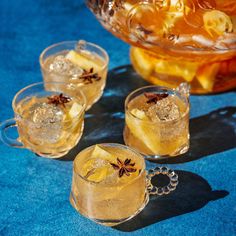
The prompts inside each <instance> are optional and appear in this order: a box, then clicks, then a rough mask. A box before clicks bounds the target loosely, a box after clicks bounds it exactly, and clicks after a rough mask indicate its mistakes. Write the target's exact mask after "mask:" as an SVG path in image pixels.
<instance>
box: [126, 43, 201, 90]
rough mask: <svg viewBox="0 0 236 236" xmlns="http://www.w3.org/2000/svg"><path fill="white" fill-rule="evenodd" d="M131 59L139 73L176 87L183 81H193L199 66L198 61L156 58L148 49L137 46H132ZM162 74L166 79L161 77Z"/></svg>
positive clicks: (157, 82)
mask: <svg viewBox="0 0 236 236" xmlns="http://www.w3.org/2000/svg"><path fill="white" fill-rule="evenodd" d="M130 59H131V62H132V64H133V67H134V69H135V70H136V71H137V72H138V74H140V75H141V76H142V77H143V78H144V79H146V80H147V81H149V82H151V83H153V84H157V85H161V86H173V87H175V86H177V85H178V84H179V83H181V82H183V81H187V82H191V81H192V80H193V79H194V77H195V75H196V73H197V70H198V68H199V64H198V63H195V62H183V61H177V60H170V59H167V60H165V59H162V58H156V57H155V56H154V55H152V54H150V53H149V52H148V51H147V50H144V49H142V48H137V47H132V48H131V50H130ZM160 75H163V76H162V77H163V78H164V77H165V79H161V78H160ZM170 77H171V78H172V80H170Z"/></svg>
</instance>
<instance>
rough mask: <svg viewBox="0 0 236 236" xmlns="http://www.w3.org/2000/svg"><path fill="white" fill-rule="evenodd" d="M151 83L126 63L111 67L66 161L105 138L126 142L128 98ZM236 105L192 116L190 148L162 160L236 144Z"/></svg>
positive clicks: (182, 159) (188, 157) (178, 159)
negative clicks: (102, 88) (125, 116)
mask: <svg viewBox="0 0 236 236" xmlns="http://www.w3.org/2000/svg"><path fill="white" fill-rule="evenodd" d="M145 85H148V83H147V82H146V81H144V80H143V79H141V77H140V76H139V75H138V74H137V73H136V72H135V71H134V70H133V68H132V66H130V65H126V66H121V67H117V68H115V69H113V70H111V71H110V72H109V74H108V81H107V86H106V89H105V91H104V94H103V97H102V98H101V99H100V100H99V102H98V103H96V104H95V105H94V106H93V107H92V108H91V109H90V110H89V112H88V113H87V114H86V119H85V130H84V134H83V136H82V139H81V141H80V142H79V144H78V145H77V146H76V147H75V148H74V149H73V150H71V152H70V153H69V154H67V155H66V156H65V157H63V158H60V159H59V160H62V161H72V160H74V158H75V156H76V154H77V153H78V152H79V151H81V150H82V149H84V148H86V147H88V146H90V145H93V144H96V143H103V142H115V143H123V136H122V132H123V128H124V100H125V97H126V96H127V95H128V94H129V93H130V92H131V91H133V90H134V89H137V88H139V87H142V86H145ZM235 124H236V107H225V108H222V109H219V110H216V111H212V112H211V113H209V114H206V115H203V116H200V117H197V118H193V119H191V120H190V133H191V140H190V150H189V152H188V153H187V154H185V155H183V156H179V157H176V158H172V159H168V160H157V162H158V163H183V162H189V161H193V160H197V159H200V158H203V157H205V156H208V155H211V154H215V153H219V152H224V151H226V150H229V149H232V148H235V147H236V134H235V132H234V129H235Z"/></svg>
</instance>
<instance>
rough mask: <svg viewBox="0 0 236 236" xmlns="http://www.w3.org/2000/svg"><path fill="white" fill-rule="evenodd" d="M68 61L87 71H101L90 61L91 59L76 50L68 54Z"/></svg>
mask: <svg viewBox="0 0 236 236" xmlns="http://www.w3.org/2000/svg"><path fill="white" fill-rule="evenodd" d="M66 59H68V60H69V61H71V62H72V63H73V64H75V65H77V66H79V67H80V68H82V69H85V70H90V69H91V68H93V69H94V70H95V71H100V70H101V67H100V66H99V65H98V64H96V63H95V62H94V61H93V60H90V59H89V57H86V56H85V55H82V54H79V53H77V52H76V51H74V50H71V51H69V52H68V53H67V55H66Z"/></svg>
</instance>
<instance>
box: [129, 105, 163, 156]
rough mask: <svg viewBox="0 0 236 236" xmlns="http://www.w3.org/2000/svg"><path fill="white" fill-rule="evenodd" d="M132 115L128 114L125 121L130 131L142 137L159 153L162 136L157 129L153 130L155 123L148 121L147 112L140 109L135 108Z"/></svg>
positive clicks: (150, 148)
mask: <svg viewBox="0 0 236 236" xmlns="http://www.w3.org/2000/svg"><path fill="white" fill-rule="evenodd" d="M131 114H132V115H134V116H135V117H137V118H135V117H132V116H131V115H128V114H127V115H126V117H125V121H126V125H127V126H128V128H129V130H130V132H131V133H132V134H133V135H134V136H135V137H136V138H137V139H140V140H141V141H142V142H143V143H144V144H145V146H146V147H147V148H148V149H149V150H150V151H152V152H153V153H159V151H160V144H159V142H160V137H159V134H158V133H157V132H155V130H153V124H151V123H149V122H148V120H149V119H148V117H147V116H146V114H145V113H144V112H143V111H141V110H138V109H133V110H132V111H131Z"/></svg>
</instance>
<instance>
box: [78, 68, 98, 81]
mask: <svg viewBox="0 0 236 236" xmlns="http://www.w3.org/2000/svg"><path fill="white" fill-rule="evenodd" d="M93 72H94V69H93V68H90V69H89V70H85V69H83V73H82V75H81V76H80V79H82V80H83V82H85V84H91V83H93V80H95V81H98V80H100V79H101V76H99V75H98V73H93Z"/></svg>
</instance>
